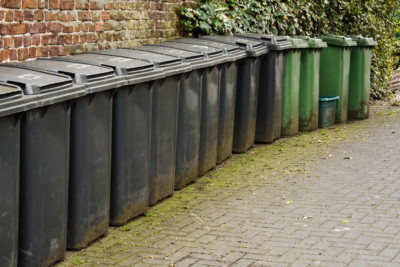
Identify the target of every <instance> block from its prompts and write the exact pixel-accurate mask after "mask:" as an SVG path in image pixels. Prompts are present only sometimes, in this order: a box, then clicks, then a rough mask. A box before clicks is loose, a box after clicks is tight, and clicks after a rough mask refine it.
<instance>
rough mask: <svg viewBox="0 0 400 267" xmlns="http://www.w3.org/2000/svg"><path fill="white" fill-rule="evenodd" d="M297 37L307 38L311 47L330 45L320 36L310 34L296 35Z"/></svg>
mask: <svg viewBox="0 0 400 267" xmlns="http://www.w3.org/2000/svg"><path fill="white" fill-rule="evenodd" d="M295 38H298V39H303V40H305V41H306V42H308V46H309V47H310V48H324V47H327V46H328V45H327V43H326V42H324V41H322V39H319V38H311V37H310V36H296V37H295Z"/></svg>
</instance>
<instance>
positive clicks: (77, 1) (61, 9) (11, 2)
mask: <svg viewBox="0 0 400 267" xmlns="http://www.w3.org/2000/svg"><path fill="white" fill-rule="evenodd" d="M194 2H196V1H195V0H189V1H185V0H176V1H173V0H119V1H118V0H117V1H113V0H1V8H0V62H4V61H21V60H26V59H28V58H36V57H48V56H57V55H68V54H77V53H82V52H87V51H93V50H99V49H105V48H114V47H117V46H136V45H140V44H147V43H158V42H161V41H164V40H167V39H173V38H177V37H180V36H181V32H180V30H179V29H178V17H177V15H176V12H175V10H176V8H177V7H179V6H182V5H188V4H193V3H194Z"/></svg>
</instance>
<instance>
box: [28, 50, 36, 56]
mask: <svg viewBox="0 0 400 267" xmlns="http://www.w3.org/2000/svg"><path fill="white" fill-rule="evenodd" d="M29 58H36V47H29Z"/></svg>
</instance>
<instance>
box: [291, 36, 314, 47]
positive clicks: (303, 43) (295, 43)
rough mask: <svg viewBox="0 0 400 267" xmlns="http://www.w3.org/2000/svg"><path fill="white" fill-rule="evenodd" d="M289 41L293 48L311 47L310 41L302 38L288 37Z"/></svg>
mask: <svg viewBox="0 0 400 267" xmlns="http://www.w3.org/2000/svg"><path fill="white" fill-rule="evenodd" d="M287 41H288V42H290V43H291V44H292V49H304V48H309V46H308V42H307V41H306V40H303V39H300V38H293V37H287Z"/></svg>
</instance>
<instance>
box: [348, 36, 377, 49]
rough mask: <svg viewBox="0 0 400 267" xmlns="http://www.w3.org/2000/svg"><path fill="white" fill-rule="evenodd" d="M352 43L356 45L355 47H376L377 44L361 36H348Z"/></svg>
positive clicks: (371, 39)
mask: <svg viewBox="0 0 400 267" xmlns="http://www.w3.org/2000/svg"><path fill="white" fill-rule="evenodd" d="M348 37H350V38H351V39H352V40H353V41H355V42H356V43H357V46H377V45H378V42H377V41H375V40H374V39H373V38H369V37H363V36H361V35H351V36H348Z"/></svg>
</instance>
